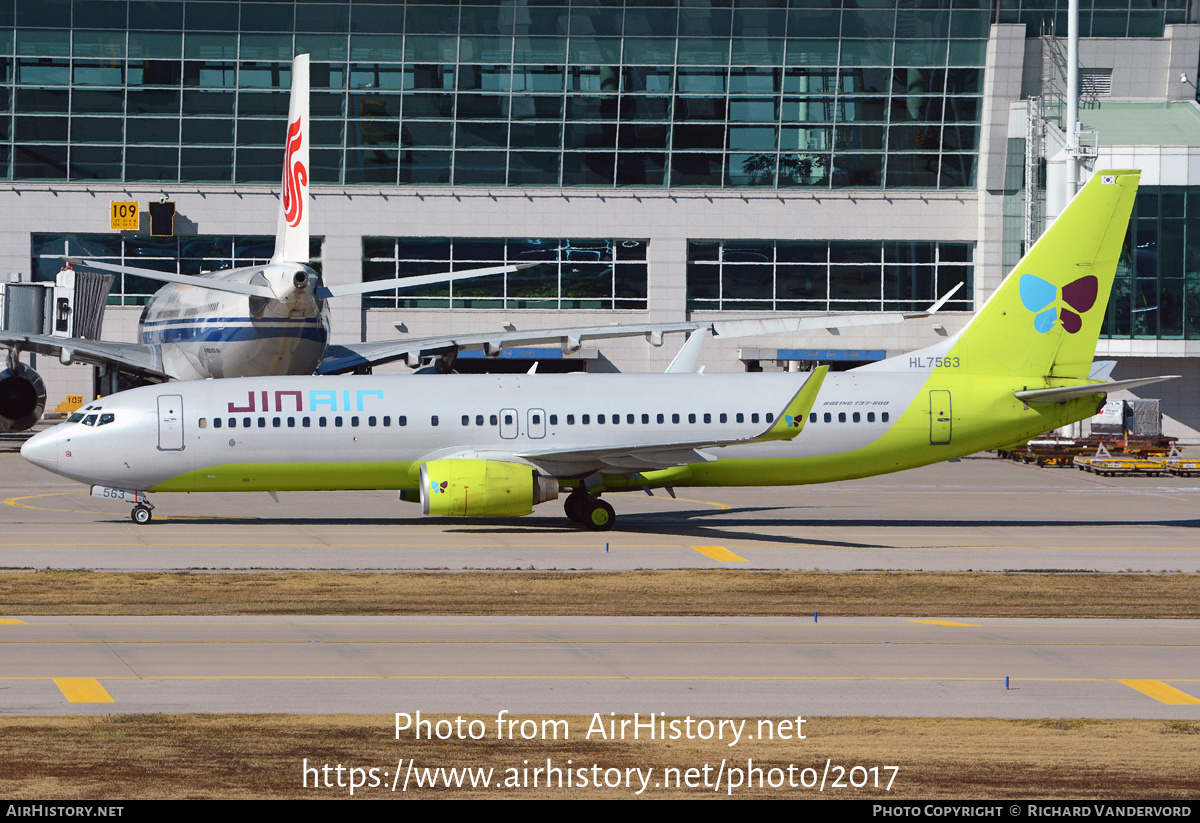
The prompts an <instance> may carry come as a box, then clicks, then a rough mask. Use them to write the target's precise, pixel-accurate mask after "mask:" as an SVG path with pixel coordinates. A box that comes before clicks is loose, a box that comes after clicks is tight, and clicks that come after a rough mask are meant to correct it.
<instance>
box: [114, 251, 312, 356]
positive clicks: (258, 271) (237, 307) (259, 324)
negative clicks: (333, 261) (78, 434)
mask: <svg viewBox="0 0 1200 823" xmlns="http://www.w3.org/2000/svg"><path fill="white" fill-rule="evenodd" d="M211 277H212V279H214V280H221V281H225V282H235V283H247V284H251V285H257V286H263V287H267V288H269V289H270V291H271V293H272V295H273V297H269V298H268V297H258V296H250V295H243V294H232V293H229V292H224V291H216V290H213V289H205V288H201V287H197V286H187V285H178V284H174V283H168V284H167V285H165V286H163V287H162V288H161V289H159V291H158V292H156V293H155V294H154V296H153V297H151V298H150V302H149V303H147V304H146V308H145V310H144V311H143V312H142V316H141V318H140V320H139V323H138V325H139V334H140V337H141V342H143V343H146V344H149V345H153V346H158V347H159V348H160V350H161V353H162V364H163V371H164V372H165V373H166V374H168V375H169V376H170V377H171V378H172V379H175V380H202V379H206V378H209V377H255V376H266V375H282V374H312V373H313V372H314V371H316V369H317V366H318V365H320V363H321V359H322V358H323V357H324V355H325V348H326V346H327V344H328V342H329V313H328V310H327V309H326V307H325V301H324V300H318V299H316V298H315V297H314V296H313V293H314V291H315V289H316V287H317V286H319V285H320V280H319V277H318V275H317V274H316V273H315V272H314V271H313V270H312V269H310V268H308V267H307V266H303V265H300V264H295V263H288V264H268V265H265V266H255V267H252V268H246V269H235V270H232V271H228V272H216V273H214V274H212V275H211ZM297 278H299V279H301V280H302V283H301V284H300V285H297V283H296V280H297Z"/></svg>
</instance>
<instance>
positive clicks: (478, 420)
mask: <svg viewBox="0 0 1200 823" xmlns="http://www.w3.org/2000/svg"><path fill="white" fill-rule="evenodd" d="M475 425H476V426H482V425H483V415H482V414H477V415H475Z"/></svg>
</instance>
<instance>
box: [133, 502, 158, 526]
mask: <svg viewBox="0 0 1200 823" xmlns="http://www.w3.org/2000/svg"><path fill="white" fill-rule="evenodd" d="M153 510H154V507H153V506H151V505H150V503H149V502H148V501H142V502H141V503H138V504H137V505H136V506H134V507H133V511H131V512H130V513H129V519H130V520H132V521H133V522H134V523H137V524H138V525H139V526H144V525H146V524H147V523H149V522H150V518H151V517H152V516H153V515H152V514H151V512H152V511H153Z"/></svg>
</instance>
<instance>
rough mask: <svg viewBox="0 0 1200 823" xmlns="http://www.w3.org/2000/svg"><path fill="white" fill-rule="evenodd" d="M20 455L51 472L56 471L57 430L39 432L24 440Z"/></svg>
mask: <svg viewBox="0 0 1200 823" xmlns="http://www.w3.org/2000/svg"><path fill="white" fill-rule="evenodd" d="M21 456H22V457H24V458H25V459H26V460H28V461H29V462H30V463H33V464H34V465H35V466H41V467H42V468H43V469H48V470H49V471H52V472H57V471H58V432H56V431H54V430H53V429H50V430H49V431H44V432H39V433H37V434H35V435H34V436H33V437H31V438H29V439H28V440H26V441H25V443H24V445H22V446H21Z"/></svg>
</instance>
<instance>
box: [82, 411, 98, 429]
mask: <svg viewBox="0 0 1200 823" xmlns="http://www.w3.org/2000/svg"><path fill="white" fill-rule="evenodd" d="M83 425H85V426H94V425H96V415H94V414H89V415H88V416H87V417H85V418H83Z"/></svg>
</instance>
